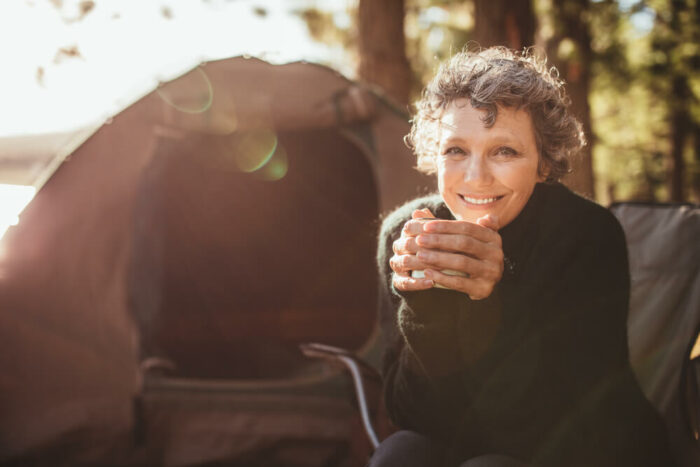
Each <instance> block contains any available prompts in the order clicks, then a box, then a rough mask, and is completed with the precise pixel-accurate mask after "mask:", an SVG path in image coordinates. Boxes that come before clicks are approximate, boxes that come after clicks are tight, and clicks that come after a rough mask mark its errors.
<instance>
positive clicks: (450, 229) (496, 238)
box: [418, 216, 501, 246]
mask: <svg viewBox="0 0 700 467" xmlns="http://www.w3.org/2000/svg"><path fill="white" fill-rule="evenodd" d="M479 221H482V223H484V224H486V226H485V225H480V224H474V223H471V222H466V221H446V220H436V221H435V222H427V223H424V226H423V231H424V232H425V233H431V234H432V233H436V234H454V235H465V236H467V237H471V238H473V239H475V240H479V241H481V242H483V243H493V244H495V245H498V246H501V236H500V235H499V234H498V232H496V231H495V230H494V229H492V228H491V226H496V225H497V224H496V221H494V219H492V218H491V216H484V217H482V218H481V219H479ZM418 233H420V232H418Z"/></svg>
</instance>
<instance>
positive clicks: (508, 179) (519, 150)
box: [436, 99, 543, 227]
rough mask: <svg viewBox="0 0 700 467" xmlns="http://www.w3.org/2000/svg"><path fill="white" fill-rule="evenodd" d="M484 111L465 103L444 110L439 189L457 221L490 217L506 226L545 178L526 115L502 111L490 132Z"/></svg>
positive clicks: (503, 109) (441, 127)
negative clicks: (538, 169)
mask: <svg viewBox="0 0 700 467" xmlns="http://www.w3.org/2000/svg"><path fill="white" fill-rule="evenodd" d="M484 113H485V111H483V110H478V109H474V108H473V107H472V106H471V104H470V103H469V101H468V100H466V99H457V100H456V101H454V102H452V103H451V104H450V105H449V106H448V107H447V108H446V109H445V112H444V113H443V115H442V118H441V119H440V129H439V131H440V135H439V145H440V147H439V149H438V155H437V161H436V162H437V164H436V165H437V169H438V187H439V189H440V195H441V196H442V199H443V200H444V201H445V203H446V204H447V207H448V208H450V211H452V214H453V215H454V216H455V218H457V219H459V220H465V221H469V222H476V220H477V219H478V218H480V217H483V216H485V215H486V214H492V215H495V216H497V217H498V224H499V226H500V227H504V226H506V225H508V224H509V223H510V222H511V221H512V220H513V219H515V218H516V217H517V215H518V214H520V211H522V210H523V208H524V207H525V204H526V203H527V201H528V200H529V199H530V195H532V191H533V190H534V188H535V183H537V182H538V181H542V180H543V177H540V176H538V171H537V167H538V163H539V154H538V151H537V145H536V143H535V132H534V128H533V126H532V119H531V118H530V115H529V114H528V113H527V112H526V111H524V110H513V109H510V108H503V107H499V108H498V117H497V118H496V123H495V124H494V125H493V126H492V127H491V128H487V127H486V126H485V125H484V123H483V122H482V120H481V118H482V117H483V116H484Z"/></svg>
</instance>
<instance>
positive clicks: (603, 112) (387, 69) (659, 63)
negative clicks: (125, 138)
mask: <svg viewBox="0 0 700 467" xmlns="http://www.w3.org/2000/svg"><path fill="white" fill-rule="evenodd" d="M13 1H21V0H13ZM24 2H25V4H26V5H29V6H30V7H32V6H38V5H39V4H40V3H42V1H40V0H24ZM44 3H45V4H50V5H52V7H53V8H54V9H55V10H56V11H57V12H59V13H61V14H63V15H65V11H66V10H67V9H68V6H69V4H70V5H72V6H73V7H74V9H75V8H76V6H77V12H76V13H75V14H74V15H73V16H70V15H69V16H64V19H65V21H66V22H67V23H71V24H74V23H81V22H85V19H84V18H88V17H90V16H91V13H92V12H93V11H95V10H98V9H99V8H96V6H105V5H107V4H110V2H109V0H95V1H93V0H79V1H78V0H76V1H71V2H69V1H63V0H45V1H44ZM156 4H157V5H156ZM194 4H197V5H199V6H198V7H197V8H199V9H200V10H201V9H210V10H212V12H214V14H217V11H216V10H217V8H218V9H219V11H223V7H222V5H224V4H228V5H235V6H242V5H247V7H248V8H252V11H253V12H254V16H255V17H256V18H257V19H259V20H261V21H263V23H264V22H265V21H267V23H268V24H270V25H272V24H273V21H272V19H273V18H274V16H275V15H274V14H273V13H274V12H273V8H272V5H273V4H277V6H278V7H279V4H284V5H286V6H288V7H289V5H293V6H291V7H289V8H291V10H290V11H292V14H293V15H295V16H296V17H297V19H301V20H303V23H304V24H305V25H306V28H307V29H308V33H309V35H310V36H311V38H313V40H314V41H316V43H319V44H324V45H326V46H328V48H329V50H335V51H338V53H335V54H334V56H333V58H331V59H328V60H324V59H323V58H321V59H318V58H317V57H315V58H310V60H311V61H321V62H325V63H326V64H328V65H330V66H332V67H334V68H336V69H340V70H341V71H342V72H343V73H345V74H347V75H349V77H350V78H354V79H359V80H362V81H365V82H367V83H371V84H376V85H377V86H379V87H380V88H382V89H383V91H384V92H386V93H387V94H388V95H389V96H391V97H392V98H393V99H394V100H395V102H396V103H397V104H398V106H400V107H401V108H402V109H404V110H406V111H407V112H408V111H410V110H411V104H412V102H414V101H415V100H416V99H417V98H418V96H419V93H420V90H421V88H422V87H423V85H424V84H425V83H426V82H427V80H428V79H429V78H430V77H431V76H432V74H433V73H434V71H435V69H436V67H437V65H438V64H439V63H440V62H441V61H443V60H444V59H446V58H447V57H449V56H450V55H451V54H453V53H454V52H455V51H458V50H460V49H462V48H463V47H464V46H465V45H467V44H471V45H472V46H474V44H478V45H480V46H484V47H486V46H491V45H505V46H508V47H511V48H514V49H519V50H522V49H524V48H527V47H531V46H534V47H535V48H536V49H537V51H538V53H544V54H546V55H547V56H548V58H549V61H550V63H551V64H553V65H555V66H556V67H557V68H558V70H559V72H560V75H561V77H562V78H563V79H564V80H565V82H566V83H567V85H566V86H567V90H568V92H569V95H570V96H571V99H572V107H573V111H574V112H575V114H576V115H577V116H578V117H579V119H580V120H581V121H582V123H583V125H584V130H585V132H586V136H587V139H588V142H589V144H588V145H587V147H586V148H585V150H584V152H583V154H582V155H581V157H580V159H579V160H577V162H576V164H575V167H574V172H573V173H572V174H571V175H569V176H568V177H567V178H566V179H565V183H567V184H568V185H569V186H571V187H572V188H573V189H575V190H576V191H578V192H579V193H582V194H586V195H589V196H592V197H595V198H596V199H597V200H598V201H599V202H600V203H602V204H609V203H611V202H614V201H617V200H639V201H657V202H658V201H661V202H667V201H674V202H694V203H699V202H700V103H699V97H700V73H699V72H698V71H699V70H700V26H699V24H700V0H516V1H508V0H463V1H454V0H334V1H329V0H286V1H277V2H275V1H273V0H201V1H197V0H188V2H187V3H185V2H180V3H179V4H178V2H177V1H176V0H162V1H157V2H144V3H142V4H139V5H138V9H140V10H147V9H149V8H153V7H158V8H159V9H160V16H161V18H160V19H161V20H163V21H166V22H167V21H170V22H171V23H173V21H172V19H173V17H175V18H177V16H178V14H179V15H182V14H183V12H182V10H183V5H187V6H188V8H190V11H194V9H193V6H192V5H194ZM111 5H118V6H120V7H122V8H123V7H124V5H126V4H124V3H121V1H120V2H114V3H111ZM147 7H148V8H147ZM92 15H94V13H92ZM119 17H120V14H119V13H114V14H113V21H119ZM144 21H145V20H144ZM151 21H152V20H151ZM261 24H262V23H261ZM231 29H232V30H233V29H235V27H233V26H232V28H231ZM241 34H243V35H244V36H245V33H242V32H240V31H239V35H238V36H236V35H235V31H232V32H231V36H230V37H229V38H222V39H223V40H220V41H219V42H236V41H238V42H241V41H242V39H241ZM261 37H262V36H261ZM267 38H268V39H269V40H270V41H271V42H279V43H282V42H284V41H285V40H286V38H285V37H284V33H283V32H281V31H277V34H275V33H273V34H268V35H267ZM125 39H126V37H123V38H120V39H119V42H124V40H125ZM135 40H136V39H135ZM243 40H244V39H243ZM255 40H256V39H252V38H249V41H255ZM258 40H259V39H258ZM119 42H117V44H118V43H119ZM146 45H147V44H144V46H146ZM81 47H82V46H81ZM115 47H116V45H115ZM171 48H172V46H171ZM114 50H118V49H114ZM81 51H82V48H78V47H75V46H71V47H61V48H60V49H59V50H58V51H57V52H56V56H55V58H54V64H53V65H51V66H53V67H54V68H57V67H66V65H65V64H63V61H64V60H67V59H71V58H72V59H74V60H73V61H74V62H75V61H80V60H81V59H82V58H83V56H82V55H81ZM98 55H99V54H98ZM102 55H107V54H105V53H103V54H102ZM262 58H266V57H262ZM87 61H90V59H88V60H87ZM39 65H41V66H38V68H37V69H36V70H37V71H36V80H37V82H38V83H39V85H40V86H44V84H45V83H44V81H45V80H46V79H47V78H46V75H47V73H48V74H50V73H51V72H53V70H48V71H47V67H46V66H45V65H42V64H39ZM54 94H56V93H54ZM40 114H41V113H39V114H38V115H37V116H39V115H40Z"/></svg>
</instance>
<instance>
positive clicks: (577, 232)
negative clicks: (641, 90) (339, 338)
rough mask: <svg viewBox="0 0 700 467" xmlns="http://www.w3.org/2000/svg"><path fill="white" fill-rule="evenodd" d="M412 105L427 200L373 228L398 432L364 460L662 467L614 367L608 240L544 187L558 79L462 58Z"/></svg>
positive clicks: (616, 282) (650, 420) (621, 301)
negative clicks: (429, 190) (430, 186)
mask: <svg viewBox="0 0 700 467" xmlns="http://www.w3.org/2000/svg"><path fill="white" fill-rule="evenodd" d="M417 109H418V111H417V114H416V116H415V119H414V121H413V127H412V130H411V134H410V135H409V136H408V142H409V143H410V144H411V145H412V147H413V149H414V151H415V152H416V154H417V156H418V167H419V169H421V170H423V171H425V172H428V173H437V180H438V187H439V195H434V196H429V197H425V198H421V199H417V200H414V201H412V202H409V203H407V204H406V205H404V206H402V207H400V208H399V209H397V210H396V211H395V212H393V213H392V214H390V215H389V216H388V217H387V218H386V219H385V221H384V223H383V226H382V231H381V234H380V244H379V251H378V262H379V271H380V275H381V280H382V284H383V291H384V298H383V305H382V316H383V322H384V326H385V331H386V333H387V334H388V335H389V336H390V339H391V340H392V342H393V345H391V346H390V348H389V350H388V352H387V354H386V357H385V368H384V373H385V375H384V376H385V397H386V404H387V409H388V411H389V414H390V416H391V418H392V420H393V422H394V423H395V425H396V426H398V427H399V428H400V429H401V431H399V432H398V433H396V434H394V435H392V436H390V437H389V438H388V439H387V440H385V441H384V442H383V443H382V445H381V446H380V447H379V448H378V450H377V452H376V453H375V455H374V456H373V458H372V460H371V461H370V466H387V465H391V466H393V465H396V466H410V465H416V466H417V465H422V466H436V465H446V466H451V467H452V466H455V467H456V466H458V465H460V464H462V465H464V466H478V465H479V466H485V465H488V466H511V465H512V466H518V465H532V466H581V467H583V466H585V467H591V466H628V465H629V466H636V467H639V466H659V467H661V466H669V465H672V462H671V456H670V454H669V449H668V445H667V440H666V433H665V430H664V429H663V426H662V422H661V420H660V418H659V417H658V416H657V414H656V413H655V412H654V410H653V408H652V407H651V405H650V404H649V403H648V401H647V400H646V399H645V398H644V396H643V394H642V392H641V390H640V388H639V386H638V384H637V382H636V380H635V378H634V375H633V373H632V370H631V368H630V364H629V361H628V350H627V338H626V319H627V307H628V300H629V272H628V265H627V252H626V248H625V238H624V234H623V232H622V229H621V228H620V225H619V224H618V222H617V221H616V219H615V218H614V217H613V216H612V215H611V214H610V213H609V212H608V211H607V210H606V209H604V208H602V207H600V206H598V205H596V204H594V203H593V202H590V201H587V200H585V199H583V198H581V197H579V196H577V195H575V194H573V193H572V192H570V191H569V190H567V189H566V188H565V187H564V186H562V185H561V184H559V183H558V182H557V181H558V180H559V178H560V177H562V176H563V175H564V174H565V173H566V172H567V171H568V167H569V160H570V158H571V157H572V156H573V155H575V154H576V153H577V152H578V151H579V150H580V148H581V147H582V146H583V144H584V140H583V135H582V132H581V126H580V124H579V123H578V122H577V121H576V119H575V118H574V117H573V116H572V115H571V114H570V113H569V112H568V99H567V97H566V95H565V92H564V90H563V87H562V82H561V81H560V80H559V79H558V78H557V75H556V72H555V71H554V70H552V71H549V70H548V69H547V67H546V64H545V63H544V61H543V60H540V59H538V58H537V57H535V56H531V55H528V54H523V55H519V54H517V53H514V52H512V51H509V50H507V49H502V48H492V49H487V50H483V51H481V52H476V53H472V52H468V51H467V52H462V53H460V54H457V55H456V56H455V57H453V58H452V59H451V60H450V61H449V62H447V63H446V64H444V65H443V66H442V67H441V68H440V70H439V71H438V73H437V75H436V77H435V78H434V79H433V81H432V82H431V83H430V84H429V85H428V86H427V88H426V90H425V91H424V94H423V97H422V99H421V100H420V102H419V103H418V105H417ZM425 218H431V219H436V220H432V221H426V220H425Z"/></svg>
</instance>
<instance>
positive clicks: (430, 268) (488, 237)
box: [414, 215, 504, 300]
mask: <svg viewBox="0 0 700 467" xmlns="http://www.w3.org/2000/svg"><path fill="white" fill-rule="evenodd" d="M414 241H415V244H416V260H417V261H418V262H419V263H420V264H421V265H425V277H426V278H427V279H432V280H433V281H435V283H437V284H440V285H442V286H444V287H447V288H450V289H453V290H458V291H460V292H464V293H465V294H467V295H469V297H470V298H471V299H473V300H482V299H484V298H487V297H488V296H489V295H491V292H493V289H494V287H495V286H496V284H497V283H498V281H500V280H501V277H502V276H503V257H504V256H503V248H502V244H501V236H500V235H499V234H498V219H496V218H495V217H494V216H491V215H486V216H484V217H482V218H480V219H478V220H477V223H476V224H474V223H471V222H466V221H447V220H436V221H435V222H428V223H425V224H424V225H423V226H422V233H419V234H418V235H417V236H416V237H415V238H414ZM444 269H451V270H453V271H460V272H464V273H466V274H467V276H468V277H460V276H451V275H447V274H444V273H442V272H440V271H442V270H444Z"/></svg>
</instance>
